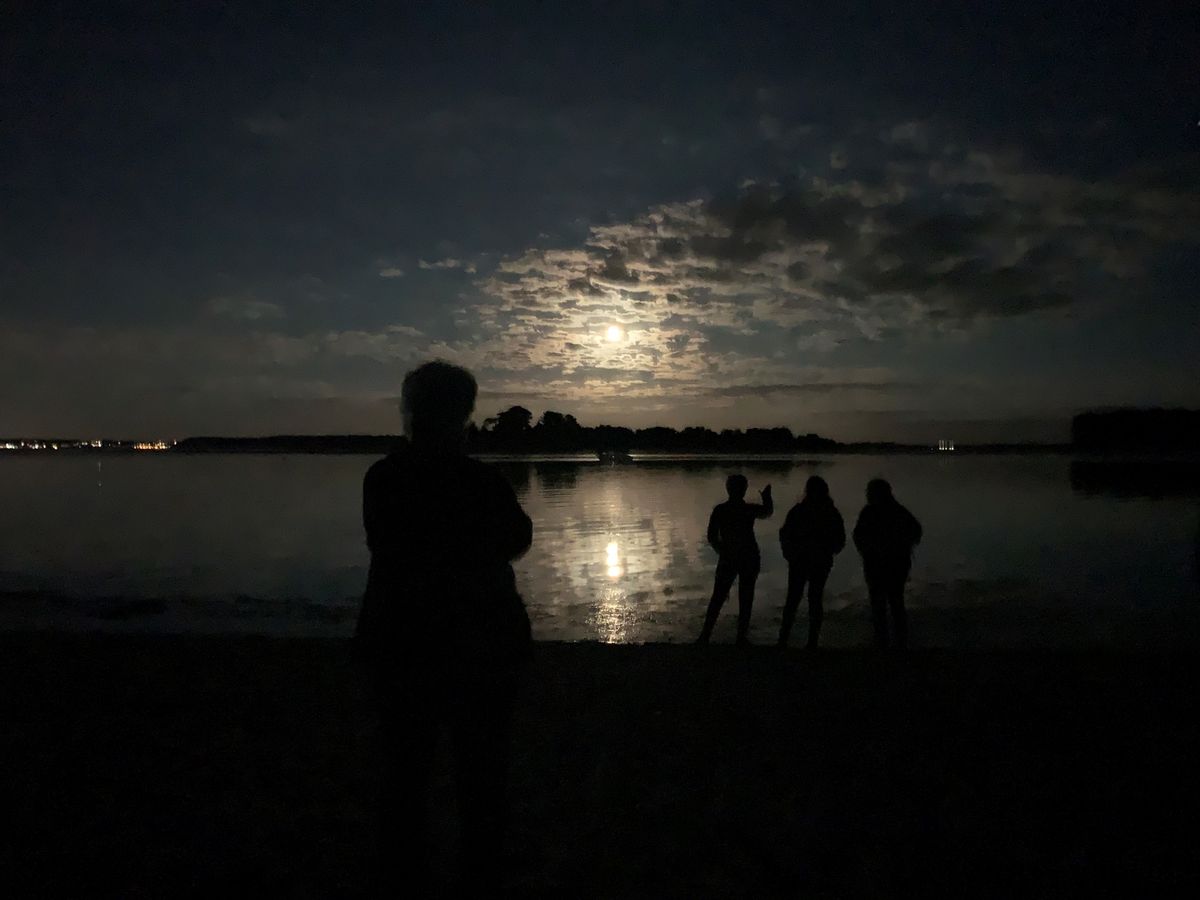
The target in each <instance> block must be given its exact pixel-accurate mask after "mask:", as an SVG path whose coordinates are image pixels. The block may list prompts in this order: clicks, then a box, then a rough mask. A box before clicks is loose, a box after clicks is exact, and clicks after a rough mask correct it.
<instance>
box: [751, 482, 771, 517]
mask: <svg viewBox="0 0 1200 900" xmlns="http://www.w3.org/2000/svg"><path fill="white" fill-rule="evenodd" d="M759 495H760V496H761V497H762V503H759V504H755V505H754V518H756V519H769V518H771V514H772V513H774V512H775V501H774V500H772V499H771V486H770V485H769V484H768V485H767V486H766V487H765V488H763V489H762V490H761V491H759Z"/></svg>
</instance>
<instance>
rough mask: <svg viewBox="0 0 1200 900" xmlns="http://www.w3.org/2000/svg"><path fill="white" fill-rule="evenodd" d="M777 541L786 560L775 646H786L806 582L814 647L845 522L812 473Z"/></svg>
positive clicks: (822, 482)
mask: <svg viewBox="0 0 1200 900" xmlns="http://www.w3.org/2000/svg"><path fill="white" fill-rule="evenodd" d="M779 544H780V547H781V548H782V549H783V558H784V559H786V560H787V561H788V589H787V602H786V603H784V606H783V622H782V624H781V625H780V626H779V646H781V647H786V646H787V642H788V636H789V635H790V634H791V632H792V623H793V622H794V621H795V620H796V608H797V607H798V606H799V605H800V598H801V597H802V596H803V595H804V585H805V583H807V584H808V648H809V649H810V650H815V649H816V647H817V642H818V641H819V640H820V637H821V622H822V621H823V620H824V618H825V607H824V604H823V603H822V600H823V598H824V594H825V581H826V579H828V578H829V571H830V569H832V568H833V558H834V556H836V555H837V554H839V553H841V552H842V548H843V547H845V546H846V526H845V524H844V523H843V522H842V514H841V513H840V512H838V510H837V507H836V506H834V505H833V500H832V499H831V498H830V496H829V485H828V484H826V483H825V479H824V478H822V477H821V476H820V475H813V476H812V477H811V478H809V479H808V482H807V483H806V484H805V485H804V499H803V500H802V501H801V502H799V503H797V504H796V505H795V506H793V507H792V508H791V510H790V511H789V512H788V514H787V519H786V520H784V523H783V527H782V528H780V529H779Z"/></svg>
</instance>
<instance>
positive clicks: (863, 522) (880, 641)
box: [854, 478, 921, 649]
mask: <svg viewBox="0 0 1200 900" xmlns="http://www.w3.org/2000/svg"><path fill="white" fill-rule="evenodd" d="M920 542H921V523H920V522H918V521H917V519H916V517H915V516H914V515H913V514H912V513H910V512H909V511H908V510H907V509H906V508H905V507H904V506H902V505H900V503H899V502H898V501H897V500H896V498H895V497H894V496H892V486H891V485H890V484H888V483H887V482H886V481H884V480H883V479H882V478H874V479H872V480H871V481H870V482H868V484H867V505H866V506H864V507H863V508H862V512H860V513H859V514H858V523H857V524H856V525H855V526H854V546H855V547H857V548H858V552H859V554H860V555H861V556H862V561H863V575H864V576H865V577H866V580H867V592H868V594H869V595H870V597H871V618H872V619H873V621H874V624H875V643H876V645H877V646H879V647H887V645H888V612H889V611H890V612H891V617H892V629H893V631H894V632H895V635H896V646H897V647H899V648H901V649H903V648H904V647H906V646H907V645H908V613H907V611H906V610H905V609H904V584H905V582H907V581H908V572H909V569H911V568H912V551H913V547H915V546H916V545H917V544H919V543H920Z"/></svg>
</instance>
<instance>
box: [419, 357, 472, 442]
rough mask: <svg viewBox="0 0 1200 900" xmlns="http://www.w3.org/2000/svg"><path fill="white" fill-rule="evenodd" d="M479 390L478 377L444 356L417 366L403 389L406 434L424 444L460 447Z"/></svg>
mask: <svg viewBox="0 0 1200 900" xmlns="http://www.w3.org/2000/svg"><path fill="white" fill-rule="evenodd" d="M477 390H478V388H477V387H476V384H475V376H474V375H472V374H471V373H470V372H468V371H467V370H466V369H464V368H462V367H460V366H455V365H452V364H451V363H448V362H445V361H443V360H440V359H435V360H433V361H432V362H427V363H425V364H424V365H420V366H417V368H415V369H413V370H412V371H411V372H409V373H408V374H407V375H405V376H404V387H403V388H402V389H401V391H400V417H401V419H402V421H403V423H404V434H405V436H406V437H407V438H408V439H409V440H410V441H412V442H413V444H414V445H416V446H420V447H430V448H436V449H441V450H455V449H460V448H461V447H462V442H463V438H464V437H465V435H466V427H467V420H468V419H469V418H470V417H471V413H472V412H473V411H474V410H475V394H476V391H477Z"/></svg>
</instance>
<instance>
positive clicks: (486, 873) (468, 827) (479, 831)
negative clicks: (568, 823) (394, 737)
mask: <svg viewBox="0 0 1200 900" xmlns="http://www.w3.org/2000/svg"><path fill="white" fill-rule="evenodd" d="M464 674H465V675H467V676H468V677H469V679H470V681H469V683H468V682H465V681H464V683H463V685H462V688H461V690H460V691H459V692H458V697H457V698H456V700H457V704H456V708H455V710H454V712H453V721H452V724H453V730H452V738H453V747H454V782H455V789H456V792H457V795H458V817H459V822H460V824H461V836H462V837H461V851H460V861H461V862H460V867H461V871H462V880H463V887H464V888H466V889H467V890H468V891H469V893H470V896H476V897H486V896H492V895H493V894H494V893H495V892H496V891H498V890H499V888H500V887H501V884H502V882H503V878H504V865H503V864H504V849H505V837H506V834H507V828H508V798H507V788H508V768H509V747H510V735H511V723H512V714H513V705H514V701H515V698H516V689H517V675H518V670H517V668H516V667H514V666H499V667H482V666H481V667H479V668H478V670H477V671H470V672H468V673H464Z"/></svg>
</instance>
